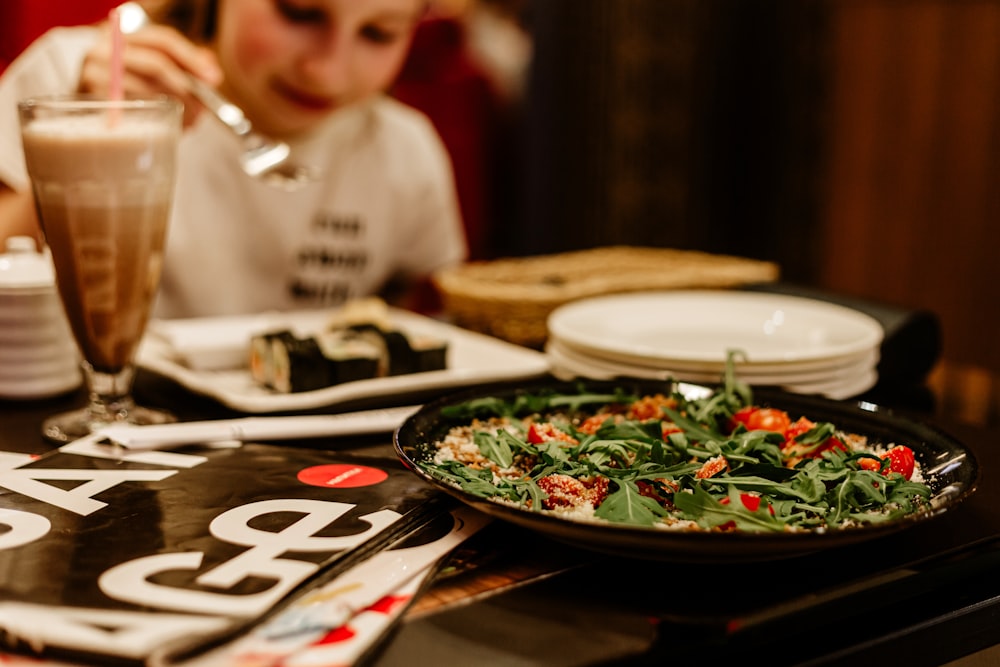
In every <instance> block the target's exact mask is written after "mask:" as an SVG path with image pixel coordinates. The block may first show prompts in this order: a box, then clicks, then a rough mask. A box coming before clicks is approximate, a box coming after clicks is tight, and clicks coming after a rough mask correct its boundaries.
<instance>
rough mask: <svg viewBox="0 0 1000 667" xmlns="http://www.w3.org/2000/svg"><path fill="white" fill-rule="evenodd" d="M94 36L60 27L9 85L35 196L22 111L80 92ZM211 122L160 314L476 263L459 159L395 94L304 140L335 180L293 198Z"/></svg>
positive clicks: (191, 161)
mask: <svg viewBox="0 0 1000 667" xmlns="http://www.w3.org/2000/svg"><path fill="white" fill-rule="evenodd" d="M96 34H97V33H96V30H95V29H93V28H89V27H87V28H57V29H55V30H52V31H50V32H49V33H47V34H46V35H44V36H43V37H42V38H40V39H39V40H38V41H36V42H35V43H34V44H33V45H32V46H31V47H29V49H27V50H26V51H25V52H24V54H22V56H21V57H20V58H18V59H17V60H16V61H14V63H12V64H11V66H10V67H9V68H8V69H7V71H6V72H5V73H4V75H3V77H0V181H3V182H4V183H6V184H7V185H8V186H9V187H11V188H13V189H15V190H23V189H26V188H28V187H29V180H28V176H27V173H26V171H25V166H24V158H23V152H22V150H21V142H20V129H19V124H18V117H17V101H18V100H20V99H23V98H26V97H31V96H35V95H43V94H53V93H68V92H72V91H73V90H74V89H75V87H76V85H77V82H78V80H79V70H80V65H81V63H82V61H83V55H84V53H85V52H86V51H87V50H88V49H89V48H90V46H91V45H92V43H93V40H94V39H95V38H96ZM239 150H240V147H239V143H238V141H237V140H236V138H235V137H234V136H233V135H232V134H230V133H229V132H228V130H226V129H225V128H224V126H223V125H222V124H221V123H219V122H218V121H217V120H216V119H214V118H212V117H211V116H210V115H209V114H208V113H203V114H201V116H200V117H199V120H198V122H197V123H196V124H195V126H194V127H192V128H189V129H188V131H187V132H185V134H184V137H183V138H182V140H181V144H180V147H179V154H178V163H179V167H178V180H177V192H176V197H175V201H174V209H173V216H172V219H171V226H170V231H169V233H168V240H167V253H166V258H165V262H164V271H163V279H162V283H161V289H160V296H159V302H158V304H157V310H156V314H157V315H158V316H160V317H195V316H208V315H226V314H239V313H253V312H263V311H267V310H288V309H302V308H314V307H321V306H327V305H334V304H337V303H341V302H343V301H344V300H346V299H349V298H355V297H359V296H367V295H370V294H373V293H376V292H377V291H378V290H379V289H380V288H381V287H382V286H383V285H384V284H385V283H386V281H388V280H389V279H391V278H393V277H395V276H399V275H403V276H407V275H409V276H422V275H427V274H428V273H430V272H431V271H433V270H435V269H437V268H440V267H443V266H446V265H449V264H453V263H455V262H459V261H461V260H462V259H464V257H465V254H466V246H465V238H464V234H463V231H462V225H461V219H460V215H459V209H458V203H457V199H456V194H455V186H454V177H453V173H452V168H451V163H450V161H449V159H448V155H447V153H446V151H445V148H444V145H443V144H442V142H441V140H440V138H439V137H438V135H437V133H436V132H435V131H434V128H433V126H432V125H431V123H430V121H429V120H428V119H427V118H426V117H425V116H424V115H422V114H421V113H420V112H418V111H416V110H414V109H411V108H410V107H407V106H405V105H403V104H401V103H400V102H398V101H396V100H393V99H391V98H389V97H385V96H379V97H377V98H376V99H374V100H371V101H370V102H366V103H364V104H362V105H358V106H355V107H352V108H349V109H344V110H342V111H338V112H337V113H336V114H334V115H333V116H332V117H331V118H330V119H329V120H328V121H327V122H326V123H325V124H323V125H322V126H321V127H320V128H319V129H318V130H316V131H315V132H313V133H312V134H311V135H310V136H308V137H305V138H303V139H302V140H300V141H297V142H294V143H293V144H292V158H293V159H294V160H295V161H296V162H298V163H301V164H305V165H307V166H309V167H311V168H313V169H314V170H316V171H317V172H318V173H319V174H321V175H322V178H321V180H320V181H318V182H316V183H312V184H310V185H308V186H306V187H305V188H304V189H301V190H298V191H294V192H287V191H284V190H282V189H280V188H276V187H274V186H271V185H268V184H266V183H263V182H260V181H256V180H254V179H252V178H251V177H249V176H247V175H246V174H244V173H243V172H242V171H241V169H240V167H239V163H238V160H237V157H238V155H239Z"/></svg>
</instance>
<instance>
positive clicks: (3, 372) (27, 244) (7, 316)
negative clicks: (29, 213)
mask: <svg viewBox="0 0 1000 667" xmlns="http://www.w3.org/2000/svg"><path fill="white" fill-rule="evenodd" d="M82 381H83V375H82V373H81V371H80V363H79V352H78V351H77V347H76V343H74V342H73V336H72V334H71V333H70V330H69V324H68V323H67V322H66V315H65V313H64V312H63V309H62V304H60V303H59V295H58V292H57V291H56V287H55V271H54V269H53V268H52V258H51V257H49V254H48V252H47V251H46V252H38V250H37V249H36V247H35V242H34V240H33V239H31V238H28V237H26V236H15V237H13V238H11V239H8V241H7V247H6V251H5V253H4V254H2V255H0V398H8V399H34V398H47V397H50V396H56V395H59V394H64V393H66V392H68V391H71V390H73V389H75V388H77V387H78V386H80V383H81V382H82Z"/></svg>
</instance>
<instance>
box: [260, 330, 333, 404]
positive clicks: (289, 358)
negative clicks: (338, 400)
mask: <svg viewBox="0 0 1000 667" xmlns="http://www.w3.org/2000/svg"><path fill="white" fill-rule="evenodd" d="M270 379H271V382H270V385H269V386H270V387H271V388H272V389H274V390H275V391H277V392H280V393H283V394H289V393H294V392H301V391H313V390H315V389H322V388H323V387H328V386H330V384H331V382H330V372H329V367H328V364H327V363H326V360H325V359H324V357H323V353H322V351H321V350H320V347H319V343H317V342H316V339H315V338H297V337H296V336H294V335H292V334H291V333H288V332H284V333H282V334H279V335H276V336H273V337H272V338H271V369H270Z"/></svg>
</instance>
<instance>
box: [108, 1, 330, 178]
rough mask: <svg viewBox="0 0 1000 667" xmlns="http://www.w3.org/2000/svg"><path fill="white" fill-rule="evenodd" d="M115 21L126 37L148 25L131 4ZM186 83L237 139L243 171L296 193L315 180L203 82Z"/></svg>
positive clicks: (192, 78) (141, 11)
mask: <svg viewBox="0 0 1000 667" xmlns="http://www.w3.org/2000/svg"><path fill="white" fill-rule="evenodd" d="M118 17H119V22H120V25H121V31H122V32H123V33H126V34H127V33H133V32H136V31H137V30H139V29H140V28H142V27H143V26H145V25H148V24H149V23H150V19H149V15H148V14H146V11H145V10H144V9H143V8H142V6H140V5H139V4H138V3H135V2H125V3H123V4H121V5H119V6H118ZM188 82H189V84H190V86H191V94H193V95H194V96H195V97H196V98H197V99H198V101H199V102H201V103H202V104H203V105H205V108H206V109H208V110H209V111H210V112H212V114H213V115H214V116H215V117H216V118H218V119H219V120H220V121H221V122H222V124H223V125H225V126H226V127H228V128H229V129H230V130H232V132H233V134H235V135H236V136H237V137H239V139H240V141H241V142H242V144H243V154H242V155H241V156H240V166H241V167H242V168H243V171H245V172H246V173H247V174H249V175H250V176H253V177H254V178H259V179H261V180H263V181H264V182H266V183H268V184H270V185H274V186H276V187H280V188H283V189H285V190H289V191H293V190H298V189H299V188H301V187H304V186H306V185H308V184H309V183H311V182H313V181H315V180H316V174H314V173H313V171H312V170H311V169H309V168H308V167H303V166H301V165H294V164H291V163H290V162H289V161H288V156H289V154H290V153H291V149H290V148H289V146H288V144H286V143H285V142H283V141H277V140H275V139H271V138H268V137H265V136H264V135H262V134H260V133H259V132H255V131H254V129H253V125H251V123H250V121H249V120H248V119H247V117H246V115H245V114H244V113H243V110H242V109H240V108H239V107H238V106H236V105H235V104H233V103H232V102H230V101H229V100H227V99H226V98H225V97H223V96H222V95H221V94H220V93H219V92H218V91H217V90H215V89H214V88H212V87H211V86H208V85H206V84H205V82H204V81H202V80H200V79H198V78H197V77H195V76H193V75H188Z"/></svg>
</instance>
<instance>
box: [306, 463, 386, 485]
mask: <svg viewBox="0 0 1000 667" xmlns="http://www.w3.org/2000/svg"><path fill="white" fill-rule="evenodd" d="M388 476H389V473H387V472H386V471H384V470H379V469H378V468H369V467H368V466H359V465H351V464H349V463H346V464H345V463H335V464H330V465H325V466H313V467H312V468H306V469H305V470H300V471H299V475H298V477H299V481H300V482H302V483H303V484H310V485H312V486H325V487H329V488H331V489H353V488H355V487H358V486H372V485H374V484H378V483H379V482H381V481H383V480H384V479H385V478H386V477H388Z"/></svg>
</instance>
